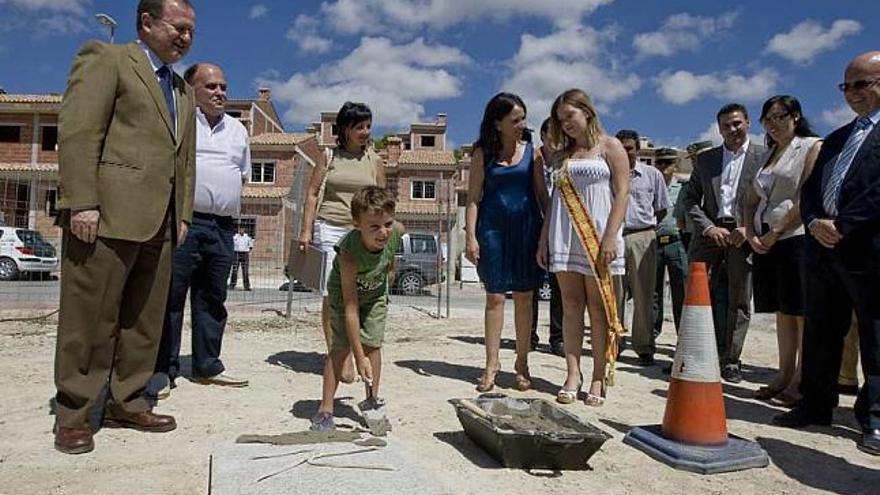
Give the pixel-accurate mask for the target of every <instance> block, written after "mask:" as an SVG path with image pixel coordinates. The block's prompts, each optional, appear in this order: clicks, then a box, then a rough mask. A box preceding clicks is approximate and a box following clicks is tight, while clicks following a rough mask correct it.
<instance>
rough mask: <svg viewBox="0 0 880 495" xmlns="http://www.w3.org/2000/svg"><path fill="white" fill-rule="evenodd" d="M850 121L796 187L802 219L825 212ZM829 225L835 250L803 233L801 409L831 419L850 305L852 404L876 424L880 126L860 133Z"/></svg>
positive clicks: (879, 394) (879, 398)
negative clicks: (854, 325)
mask: <svg viewBox="0 0 880 495" xmlns="http://www.w3.org/2000/svg"><path fill="white" fill-rule="evenodd" d="M853 125H854V123H850V124H848V125H846V126H844V127H841V128H840V129H837V130H836V131H834V132H832V133H831V134H829V135H828V137H827V138H826V139H825V143H824V144H823V146H822V151H821V152H820V153H819V157H818V158H817V160H816V165H815V168H814V169H813V172H812V174H811V175H810V177H809V178H808V179H807V180H806V182H805V183H804V186H803V188H802V191H801V216H802V218H803V221H804V225H809V224H810V222H812V221H813V220H816V219H822V218H829V216H828V214H827V213H826V211H825V207H824V206H823V202H822V195H823V191H824V187H825V185H826V182H827V180H828V176H829V175H830V173H829V172H830V168H831V167H833V166H834V163H835V161H836V159H837V156H838V155H839V154H840V152H841V151H842V149H843V147H844V144H845V143H846V141H847V138H848V137H849V135H850V133H851V132H852V130H853ZM834 224H835V226H836V228H837V230H838V231H839V232H840V234H841V235H842V236H843V238H842V240H841V241H840V242H839V243H838V244H837V246H835V247H834V248H833V249H827V248H825V247H822V245H821V244H819V242H818V241H816V239H815V238H813V237H812V236H810V235H808V236H807V245H806V289H807V303H806V315H805V316H806V318H805V327H804V343H803V379H802V381H801V389H800V390H801V393H802V395H803V400H802V401H801V403H800V407H802V408H804V409H805V411H806V412H808V413H809V414H810V415H815V416H816V417H820V418H826V419H830V417H831V413H832V410H833V409H834V407H836V406H837V391H836V385H837V374H838V370H839V369H840V361H841V352H842V350H843V340H844V337H845V336H846V333H847V330H848V329H849V325H850V321H851V318H852V311H853V309H854V310H855V313H856V318H857V319H858V323H859V339H860V344H861V358H862V370H863V372H864V380H865V383H864V386H863V387H862V389H861V391H860V392H859V396H858V399H857V400H856V404H855V414H856V419H858V421H859V423H860V424H861V426H862V428H865V429H876V428H880V124H876V125H874V128H873V130H872V131H871V132H870V134H868V136H867V137H866V138H865V141H864V142H863V143H862V145H861V147H860V148H859V150H858V152H857V153H856V155H855V157H854V158H853V161H852V165H851V166H850V168H849V170H848V171H847V174H846V176H845V177H844V180H843V183H842V185H841V188H840V195H839V202H838V214H837V217H836V218H834Z"/></svg>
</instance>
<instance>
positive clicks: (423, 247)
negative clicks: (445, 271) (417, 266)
mask: <svg viewBox="0 0 880 495" xmlns="http://www.w3.org/2000/svg"><path fill="white" fill-rule="evenodd" d="M409 249H410V251H412V253H413V254H437V241H436V240H435V239H434V236H430V235H422V234H410V235H409Z"/></svg>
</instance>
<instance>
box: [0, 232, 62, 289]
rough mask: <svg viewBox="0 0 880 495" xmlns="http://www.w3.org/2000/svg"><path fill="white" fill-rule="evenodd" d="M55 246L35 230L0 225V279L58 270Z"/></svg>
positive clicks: (12, 278)
mask: <svg viewBox="0 0 880 495" xmlns="http://www.w3.org/2000/svg"><path fill="white" fill-rule="evenodd" d="M58 268H59V262H58V257H57V255H56V254H55V248H54V247H53V246H52V245H51V244H49V243H48V242H46V240H45V239H43V236H41V235H40V233H39V232H37V231H36V230H31V229H20V228H17V227H0V280H15V279H17V278H19V277H20V276H21V275H23V274H26V273H45V274H49V273H52V272H55V271H58Z"/></svg>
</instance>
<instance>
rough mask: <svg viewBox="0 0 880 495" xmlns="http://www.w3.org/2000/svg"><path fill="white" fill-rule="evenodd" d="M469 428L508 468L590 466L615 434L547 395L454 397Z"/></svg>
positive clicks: (559, 468) (568, 468) (458, 411)
mask: <svg viewBox="0 0 880 495" xmlns="http://www.w3.org/2000/svg"><path fill="white" fill-rule="evenodd" d="M449 402H450V403H451V404H452V405H453V406H454V407H455V412H456V414H457V415H458V420H459V421H460V422H461V426H462V427H463V428H464V431H465V433H466V434H467V435H468V436H469V437H470V438H471V440H473V441H474V442H475V443H476V444H477V445H479V446H481V447H482V448H483V449H485V450H486V451H487V452H488V453H489V454H490V455H491V456H492V457H494V458H495V459H497V460H498V461H499V462H500V463H501V464H502V465H504V466H505V467H508V468H518V469H552V470H563V469H565V470H574V469H589V468H590V467H589V465H588V464H587V461H589V460H590V457H592V456H593V454H595V453H596V451H598V450H599V448H600V447H602V444H603V443H605V440H608V439H609V438H611V435H609V434H607V433H605V432H604V431H602V430H600V429H599V428H597V427H595V426H593V425H591V424H589V423H587V422H585V421H583V420H581V419H580V418H578V417H577V416H575V415H574V414H572V413H570V412H568V411H566V410H564V409H562V408H560V407H557V406H556V405H555V404H553V403H551V402H548V401H546V400H543V399H515V398H511V397H506V396H486V395H484V396H481V397H479V398H477V399H451V400H450V401H449Z"/></svg>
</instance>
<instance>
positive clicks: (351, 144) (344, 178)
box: [299, 101, 385, 383]
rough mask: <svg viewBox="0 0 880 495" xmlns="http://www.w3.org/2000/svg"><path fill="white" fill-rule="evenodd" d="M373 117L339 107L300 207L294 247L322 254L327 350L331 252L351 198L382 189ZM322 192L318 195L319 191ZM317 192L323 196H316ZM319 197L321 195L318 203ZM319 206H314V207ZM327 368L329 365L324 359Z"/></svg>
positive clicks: (349, 376)
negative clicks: (332, 138)
mask: <svg viewBox="0 0 880 495" xmlns="http://www.w3.org/2000/svg"><path fill="white" fill-rule="evenodd" d="M372 125H373V114H372V112H371V111H370V108H369V107H368V106H367V105H364V104H363V103H352V102H350V101H349V102H345V104H344V105H342V108H340V109H339V112H338V113H337V114H336V128H337V130H338V136H337V138H336V143H337V147H336V150H335V151H334V152H333V158H332V159H331V160H330V161H329V163H328V164H327V166H326V167H321V166H317V167H315V169H314V170H313V171H312V177H311V179H310V180H309V188H308V193H307V195H306V202H305V205H304V207H303V219H302V226H301V227H300V236H299V248H300V250H305V248H306V246H308V245H309V244H310V243H311V244H313V245H315V246H317V247H319V248H320V249H321V250H322V251H324V254H325V256H324V260H325V265H326V266H325V270H324V273H325V274H326V275H325V279H324V281H323V283H322V286H321V293H322V294H323V296H324V299H323V303H322V305H321V325H322V326H323V328H324V338H325V339H326V341H327V345H328V349H329V345H330V308H329V303H328V299H327V278H329V276H330V272H331V268H332V267H333V259H334V258H335V257H336V251H334V249H333V247H334V246H335V245H336V243H337V242H338V241H339V240H340V239H342V237H344V236H345V234H347V233H348V231H350V230H351V229H352V218H351V199H352V197H354V194H355V193H356V192H358V191H359V190H360V189H361V188H363V187H365V186H379V187H385V168H384V164H383V162H382V159H381V158H379V156H378V155H377V154H376V153H375V152H373V151H372V150H371V149H370V132H371V130H372ZM322 190H323V191H322ZM322 193H323V194H322ZM319 196H321V197H320V198H319ZM319 202H320V204H319ZM328 363H329V360H328ZM340 379H341V380H342V381H343V382H345V383H351V382H352V381H354V379H355V372H354V366H353V364H352V360H351V355H350V354H349V356H348V358H347V359H346V360H345V363H344V365H343V368H342V377H341V378H340Z"/></svg>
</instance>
